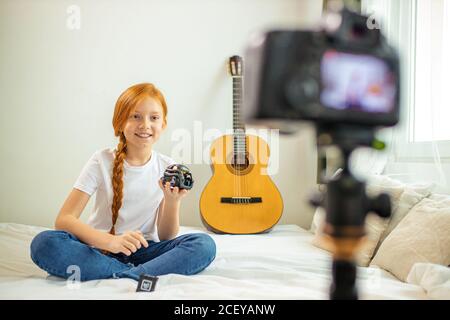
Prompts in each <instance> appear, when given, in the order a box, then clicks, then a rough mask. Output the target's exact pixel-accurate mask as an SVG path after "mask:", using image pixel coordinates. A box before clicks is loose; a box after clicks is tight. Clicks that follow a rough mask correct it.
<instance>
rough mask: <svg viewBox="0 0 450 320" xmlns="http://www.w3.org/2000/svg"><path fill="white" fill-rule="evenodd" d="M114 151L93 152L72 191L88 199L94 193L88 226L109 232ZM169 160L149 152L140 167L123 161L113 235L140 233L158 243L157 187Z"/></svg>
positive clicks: (159, 200) (158, 189)
mask: <svg viewBox="0 0 450 320" xmlns="http://www.w3.org/2000/svg"><path fill="white" fill-rule="evenodd" d="M114 158H115V149H110V148H108V149H103V150H98V151H96V152H95V153H94V154H93V155H92V157H91V158H90V159H89V161H88V162H87V163H86V165H85V166H84V168H83V170H82V171H81V174H80V176H79V177H78V179H77V181H76V182H75V184H74V188H76V189H78V190H81V191H83V192H86V193H87V194H89V195H90V196H92V195H93V194H94V193H95V192H96V191H97V194H96V198H95V204H94V211H93V212H92V214H91V216H90V217H89V219H88V222H87V223H88V224H89V225H90V226H92V227H94V228H95V229H98V230H102V231H106V232H109V230H110V229H111V226H112V211H111V205H112V200H113V195H114V192H113V188H112V181H111V179H112V178H111V177H112V170H113V165H114ZM174 163H175V162H174V161H173V159H171V158H169V157H167V156H165V155H162V154H160V153H159V152H157V151H155V150H152V156H151V158H150V160H149V161H148V162H147V163H145V164H144V165H142V166H131V165H129V164H128V162H127V161H126V160H124V163H123V166H124V174H123V198H122V207H121V208H120V209H119V216H118V218H117V222H116V226H115V229H116V234H117V235H119V234H122V233H124V232H125V231H128V230H131V231H134V230H141V231H142V233H143V234H144V237H145V239H147V240H153V241H159V237H158V230H157V227H156V217H157V214H158V207H159V205H160V203H161V201H162V199H163V197H164V193H163V192H162V190H161V188H160V187H159V185H158V180H159V179H160V178H161V177H162V176H163V174H164V170H165V169H166V168H167V166H169V165H171V164H174Z"/></svg>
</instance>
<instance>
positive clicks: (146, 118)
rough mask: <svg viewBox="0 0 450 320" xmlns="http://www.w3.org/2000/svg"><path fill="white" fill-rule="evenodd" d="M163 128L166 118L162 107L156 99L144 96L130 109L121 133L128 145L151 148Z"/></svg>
mask: <svg viewBox="0 0 450 320" xmlns="http://www.w3.org/2000/svg"><path fill="white" fill-rule="evenodd" d="M165 128H166V119H165V114H164V111H163V107H162V106H161V104H160V103H159V102H158V100H155V99H153V98H151V97H145V98H143V99H142V100H140V101H139V102H138V103H137V104H136V107H135V108H134V110H133V111H131V113H130V116H129V117H128V119H127V122H126V123H125V126H124V129H123V133H124V135H125V139H126V141H127V146H128V147H131V148H136V149H137V150H142V149H146V148H149V149H151V146H152V145H153V144H154V143H155V142H156V141H157V140H158V139H159V136H160V135H161V132H162V131H163V130H164V129H165Z"/></svg>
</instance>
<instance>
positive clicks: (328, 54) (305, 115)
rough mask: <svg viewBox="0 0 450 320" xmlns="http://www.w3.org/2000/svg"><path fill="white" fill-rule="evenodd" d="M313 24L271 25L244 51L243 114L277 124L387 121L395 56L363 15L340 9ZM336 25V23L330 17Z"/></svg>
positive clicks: (392, 114) (394, 110)
mask: <svg viewBox="0 0 450 320" xmlns="http://www.w3.org/2000/svg"><path fill="white" fill-rule="evenodd" d="M330 17H332V18H333V19H329V20H330V21H334V22H336V20H340V21H338V22H339V24H338V26H337V27H335V28H334V29H333V28H332V26H331V25H332V24H331V23H330V22H328V25H327V24H326V25H325V28H323V29H322V28H321V29H319V30H316V31H311V30H295V31H278V30H275V31H270V32H266V33H263V34H260V35H258V36H257V37H255V38H254V39H253V41H251V43H250V45H249V46H248V48H247V51H246V58H245V61H246V64H245V66H244V73H245V79H244V81H245V82H244V85H245V92H244V106H245V108H244V112H243V116H244V119H245V121H247V122H249V123H261V124H263V125H268V126H271V124H273V123H276V126H277V127H279V128H280V129H282V130H283V128H284V127H288V126H289V125H290V124H292V122H297V121H298V120H309V121H314V122H316V123H320V124H326V125H328V124H333V123H339V124H357V125H361V126H364V127H376V126H393V125H395V124H397V122H398V120H399V96H400V86H399V81H400V79H399V77H400V70H399V58H398V55H397V53H396V51H395V50H394V49H393V48H392V47H390V46H389V45H388V44H387V42H386V40H385V38H384V37H383V36H382V34H381V33H380V31H379V30H378V29H369V28H368V24H367V21H368V20H367V19H368V18H367V17H364V16H362V15H359V14H357V13H354V12H351V11H348V10H347V9H344V10H343V11H342V12H340V13H339V14H337V13H334V16H333V15H331V16H330ZM335 24H336V23H335Z"/></svg>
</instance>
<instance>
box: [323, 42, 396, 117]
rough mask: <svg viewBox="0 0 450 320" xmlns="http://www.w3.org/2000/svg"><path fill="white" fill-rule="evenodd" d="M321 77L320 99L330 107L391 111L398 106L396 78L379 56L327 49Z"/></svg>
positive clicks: (375, 111)
mask: <svg viewBox="0 0 450 320" xmlns="http://www.w3.org/2000/svg"><path fill="white" fill-rule="evenodd" d="M321 78H322V80H321V81H322V86H323V88H322V92H321V94H320V101H321V103H322V104H323V105H324V106H326V107H328V108H334V109H338V110H355V111H361V112H368V113H389V112H391V111H392V109H393V108H394V106H395V94H396V82H395V77H394V74H393V72H392V71H391V70H390V69H389V67H388V65H387V64H386V63H385V62H384V61H383V60H381V59H379V58H376V57H373V56H369V55H361V54H351V53H344V52H339V51H336V50H327V51H326V52H325V53H324V55H323V57H322V61H321Z"/></svg>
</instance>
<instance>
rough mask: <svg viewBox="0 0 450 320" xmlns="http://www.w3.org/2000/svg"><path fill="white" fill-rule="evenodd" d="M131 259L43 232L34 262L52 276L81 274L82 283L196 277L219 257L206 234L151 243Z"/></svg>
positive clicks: (34, 251)
mask: <svg viewBox="0 0 450 320" xmlns="http://www.w3.org/2000/svg"><path fill="white" fill-rule="evenodd" d="M148 244H149V245H148V247H147V248H145V247H144V246H142V247H141V248H140V249H138V250H137V251H136V252H135V253H132V254H131V255H130V256H127V255H125V254H123V253H119V254H113V253H110V254H108V255H105V254H103V253H102V252H101V251H100V250H99V249H97V248H94V247H92V246H89V245H87V244H85V243H83V242H81V241H80V240H78V239H77V237H75V236H74V235H73V234H71V233H69V232H66V231H60V230H56V231H55V230H48V231H43V232H41V233H39V234H38V235H36V237H34V239H33V241H32V242H31V259H32V260H33V262H34V263H35V264H36V265H37V266H39V267H40V268H41V269H43V270H45V271H47V272H48V273H49V274H51V275H54V276H57V277H62V278H65V279H67V278H69V277H71V276H72V275H75V274H74V272H76V271H77V272H79V274H78V275H77V279H79V280H80V281H87V280H94V279H108V278H131V279H134V280H139V276H140V275H141V274H148V275H152V276H159V275H164V274H169V273H177V274H184V275H192V274H196V273H198V272H200V271H202V270H203V269H205V268H206V267H207V266H208V265H209V264H210V263H211V262H212V261H213V260H214V258H215V256H216V245H215V243H214V240H213V239H212V238H211V237H210V236H209V235H207V234H205V233H191V234H185V235H182V236H179V237H177V238H175V239H172V240H167V241H161V242H154V241H148Z"/></svg>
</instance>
